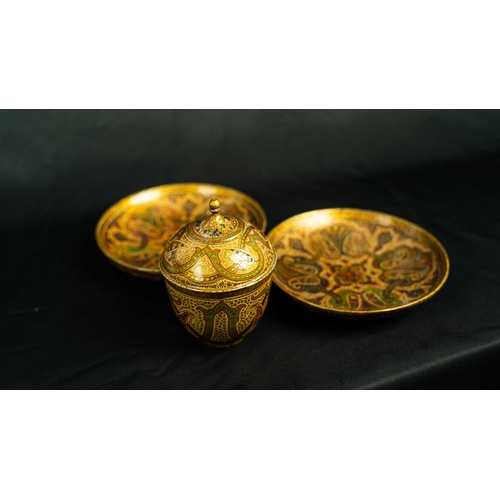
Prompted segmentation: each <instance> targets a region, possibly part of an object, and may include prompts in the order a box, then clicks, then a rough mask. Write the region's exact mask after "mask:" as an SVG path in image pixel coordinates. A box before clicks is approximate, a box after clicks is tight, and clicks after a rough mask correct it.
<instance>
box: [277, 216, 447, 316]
mask: <svg viewBox="0 0 500 500" xmlns="http://www.w3.org/2000/svg"><path fill="white" fill-rule="evenodd" d="M269 240H270V241H271V243H272V245H273V247H274V248H275V250H276V252H277V255H278V262H277V265H276V269H275V272H274V275H273V281H274V282H275V283H276V285H277V286H278V287H280V288H281V289H282V290H284V291H285V292H286V293H287V294H289V295H290V296H291V297H293V298H294V299H295V300H297V301H298V302H299V303H300V304H301V305H303V306H305V307H307V308H308V309H311V310H313V311H315V312H320V313H324V314H334V315H341V316H345V317H350V318H367V317H369V318H372V317H377V316H386V315H390V314H395V313H398V312H402V311H405V310H407V309H410V308H412V307H415V306H417V305H419V304H421V303H422V302H424V301H426V300H428V299H430V298H431V297H433V296H434V295H435V294H436V293H437V292H438V291H439V290H440V288H441V287H442V286H443V285H444V283H445V281H446V279H447V277H448V274H449V268H450V263H449V259H448V256H447V254H446V251H445V249H444V248H443V246H442V245H441V243H440V242H439V241H438V240H437V239H436V238H435V237H434V236H433V235H432V234H430V233H429V232H427V231H426V230H424V229H422V228H421V227H419V226H417V225H415V224H413V223H412V222H409V221H407V220H404V219H401V218H399V217H395V216H392V215H389V214H384V213H381V212H374V211H370V210H360V209H349V208H334V209H324V210H316V211H313V212H306V213H303V214H300V215H297V216H295V217H291V218H290V219H287V220H286V221H284V222H282V223H281V224H279V225H278V226H276V227H275V228H274V229H273V230H272V231H271V232H270V233H269Z"/></svg>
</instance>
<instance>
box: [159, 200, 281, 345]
mask: <svg viewBox="0 0 500 500" xmlns="http://www.w3.org/2000/svg"><path fill="white" fill-rule="evenodd" d="M220 206H221V203H220V202H219V200H218V199H212V200H211V201H210V204H209V208H210V212H211V215H208V216H206V217H203V218H201V219H199V220H197V221H196V222H191V223H190V224H187V225H186V226H184V227H183V228H182V229H180V230H179V231H177V233H175V234H174V236H172V238H171V239H170V241H169V242H168V244H167V245H166V246H165V250H164V252H163V254H162V256H161V259H160V270H161V272H162V274H163V277H164V279H165V284H166V286H167V290H168V294H169V298H170V302H171V304H172V307H173V308H174V311H175V313H176V315H177V317H178V318H179V321H180V322H181V323H182V325H183V326H184V327H185V328H186V330H188V331H189V332H190V333H191V334H192V335H194V336H195V337H197V338H198V339H200V340H201V341H202V342H204V343H205V344H208V345H212V346H216V347H226V346H230V345H234V344H237V343H239V342H241V340H243V338H245V336H246V335H247V334H248V333H249V332H251V331H252V330H253V329H254V328H255V326H256V325H257V323H258V321H259V320H260V318H261V317H262V314H263V313H264V310H265V308H266V305H267V301H268V297H269V292H270V288H271V283H272V272H273V270H274V267H275V265H276V252H275V251H274V249H273V247H272V245H271V243H270V242H269V240H268V238H267V237H266V235H265V234H264V233H263V232H262V231H260V230H259V229H258V228H256V227H255V226H253V225H251V224H249V223H248V222H246V221H244V220H243V219H240V218H238V217H232V216H228V215H226V214H223V213H220Z"/></svg>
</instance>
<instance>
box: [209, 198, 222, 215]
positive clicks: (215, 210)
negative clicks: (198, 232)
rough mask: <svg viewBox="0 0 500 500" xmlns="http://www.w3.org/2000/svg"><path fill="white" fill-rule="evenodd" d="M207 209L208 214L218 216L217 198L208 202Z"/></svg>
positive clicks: (218, 202)
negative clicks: (208, 209)
mask: <svg viewBox="0 0 500 500" xmlns="http://www.w3.org/2000/svg"><path fill="white" fill-rule="evenodd" d="M208 207H209V208H210V212H212V213H213V214H214V215H215V214H218V213H219V212H220V201H219V200H218V199H217V198H212V199H211V200H210V203H209V204H208Z"/></svg>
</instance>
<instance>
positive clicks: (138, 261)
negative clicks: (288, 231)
mask: <svg viewBox="0 0 500 500" xmlns="http://www.w3.org/2000/svg"><path fill="white" fill-rule="evenodd" d="M213 197H217V198H218V199H219V200H220V202H221V203H222V204H223V205H224V213H225V215H226V216H228V217H239V218H241V219H244V220H246V221H248V222H250V223H251V224H253V225H254V226H256V227H257V228H259V229H261V230H263V231H264V230H265V228H266V224H267V219H266V215H265V212H264V210H263V209H262V207H261V206H260V205H259V203H257V202H256V201H255V200H253V199H252V198H251V197H249V196H247V195H245V194H243V193H241V192H240V191H237V190H235V189H231V188H227V187H224V186H217V185H213V184H167V185H164V186H157V187H154V188H151V189H147V190H144V191H140V192H138V193H135V194H132V195H130V196H127V197H126V198H123V199H122V200H120V201H119V202H117V203H115V204H114V205H113V206H112V207H110V208H109V209H108V210H107V211H106V212H105V213H104V214H103V215H102V217H101V219H100V220H99V223H98V224H97V227H96V240H97V244H98V246H99V248H100V249H101V251H102V252H103V253H104V254H105V255H106V257H108V259H110V260H111V262H112V263H113V264H115V265H116V266H117V267H119V268H120V269H122V270H124V271H127V272H129V273H130V274H133V275H135V276H139V277H142V278H147V279H161V277H162V275H161V271H160V270H159V268H158V262H159V259H160V255H161V254H162V252H163V249H164V247H165V245H166V243H167V242H168V241H169V240H170V238H171V237H172V235H173V234H175V233H176V232H177V231H178V230H179V229H180V228H182V227H183V226H184V225H186V224H187V223H189V222H191V221H194V220H196V219H198V218H200V217H202V216H203V215H205V214H206V213H207V206H208V203H209V200H210V199H211V198H213Z"/></svg>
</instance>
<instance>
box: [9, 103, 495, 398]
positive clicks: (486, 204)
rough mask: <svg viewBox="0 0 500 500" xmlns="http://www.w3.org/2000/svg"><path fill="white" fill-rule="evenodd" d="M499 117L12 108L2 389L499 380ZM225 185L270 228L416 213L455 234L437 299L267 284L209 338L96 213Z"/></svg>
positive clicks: (441, 235) (438, 231)
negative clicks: (330, 309)
mask: <svg viewBox="0 0 500 500" xmlns="http://www.w3.org/2000/svg"><path fill="white" fill-rule="evenodd" d="M499 166H500V113H499V112H497V111H1V112H0V208H1V210H0V228H1V234H2V244H1V245H0V257H1V279H2V287H1V301H0V387H1V388H3V389H8V388H35V389H48V388H70V389H72V388H75V389H76V388H130V389H174V388H176V389H177V388H188V389H190V388H202V389H208V388H210V389H225V388H233V389H243V388H254V389H267V388H276V389H306V388H307V389H309V388H311V389H312V388H318V389H337V388H338V389H354V388H435V387H440V388H499V387H500V302H499V299H500V293H499V292H498V280H499V278H500V252H499V243H500V234H499V229H500V211H499V208H500V196H499V187H500V170H499ZM173 182H211V183H216V184H222V185H227V186H231V187H234V188H236V189H239V190H241V191H243V192H246V193H248V194H249V195H251V196H253V197H254V198H256V199H257V200H258V201H259V202H260V203H261V204H262V206H263V207H264V209H265V210H266V212H267V215H268V220H269V224H268V229H271V228H272V227H274V226H275V225H276V224H278V223H279V222H281V221H282V220H284V219H285V218H287V217H290V216H292V215H294V214H297V213H300V212H303V211H307V210H313V209H318V208H327V207H359V208H369V209H373V210H380V211H383V212H388V213H392V214H394V215H397V216H400V217H403V218H406V219H409V220H411V221H413V222H415V223H417V224H418V225H420V226H423V227H425V228H426V229H428V230H429V231H430V232H431V233H433V234H434V235H435V236H436V237H437V238H438V239H439V240H440V241H441V242H442V243H443V245H444V246H445V248H446V249H447V251H448V254H449V257H450V261H451V273H450V277H449V279H448V282H447V283H446V285H445V286H444V288H443V289H442V290H441V291H440V292H439V293H438V294H437V295H436V296H435V297H434V298H433V299H432V300H430V301H429V302H427V303H425V304H423V305H422V306H420V307H418V308H416V309H415V310H413V311H411V312H408V313H406V314H402V315H400V316H396V317H393V318H387V319H380V320H376V321H355V322H349V321H346V320H339V319H335V318H329V317H323V316H319V315H316V314H313V313H311V312H309V311H306V310H304V309H302V308H300V307H298V306H296V305H295V303H294V302H292V300H291V299H289V298H288V297H287V296H286V295H284V294H283V293H282V292H281V291H280V290H278V289H277V288H276V287H273V291H272V293H271V298H270V302H269V306H268V309H267V311H266V313H265V315H264V317H263V319H262V321H261V323H260V324H259V326H258V327H257V329H256V330H254V332H252V333H251V334H250V335H249V336H248V338H247V339H246V340H245V341H244V342H243V343H241V344H240V345H238V346H235V347H233V348H229V349H214V348H209V347H205V346H204V345H202V344H201V343H199V342H198V341H197V340H196V339H194V338H192V337H191V336H190V335H189V334H188V333H187V332H185V331H184V330H183V329H182V327H181V325H180V324H179V323H178V322H177V319H176V318H175V316H174V313H173V311H172V310H171V308H170V305H169V303H168V299H167V293H166V290H165V288H164V285H163V284H162V283H151V282H145V281H141V280H139V279H136V278H134V277H132V276H129V275H126V274H124V273H122V272H120V271H119V270H117V269H115V268H114V267H112V266H111V265H110V264H109V263H108V262H107V261H106V259H105V258H104V256H103V255H102V254H101V253H100V251H99V250H98V248H97V246H96V244H95V242H94V235H93V231H94V227H95V225H96V223H97V220H98V219H99V217H100V215H101V213H102V212H103V211H104V210H105V209H106V208H107V207H108V206H110V205H111V204H113V203H114V202H115V201H117V200H118V199H120V198H122V197H124V196H126V195H128V194H130V193H132V192H135V191H138V190H140V189H143V188H146V187H151V186H155V185H159V184H165V183H173Z"/></svg>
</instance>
